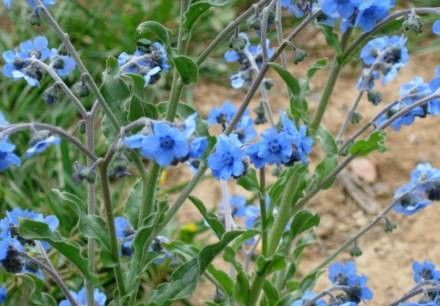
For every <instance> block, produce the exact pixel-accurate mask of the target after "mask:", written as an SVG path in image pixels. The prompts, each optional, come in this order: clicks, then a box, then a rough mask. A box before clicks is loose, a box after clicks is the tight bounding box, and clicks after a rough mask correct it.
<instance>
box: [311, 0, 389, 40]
mask: <svg viewBox="0 0 440 306" xmlns="http://www.w3.org/2000/svg"><path fill="white" fill-rule="evenodd" d="M319 4H320V6H321V10H322V12H323V13H324V14H325V15H326V18H327V19H326V21H325V23H326V24H329V25H333V24H334V23H336V22H337V21H340V28H341V30H342V31H344V32H345V31H346V30H347V29H348V28H352V27H358V28H360V29H361V30H362V31H364V32H369V31H371V30H373V29H374V27H375V25H376V24H377V23H378V22H379V21H381V20H383V19H384V18H385V17H386V16H387V15H388V13H389V11H390V9H391V8H393V7H394V5H395V1H394V0H367V1H363V0H319Z"/></svg>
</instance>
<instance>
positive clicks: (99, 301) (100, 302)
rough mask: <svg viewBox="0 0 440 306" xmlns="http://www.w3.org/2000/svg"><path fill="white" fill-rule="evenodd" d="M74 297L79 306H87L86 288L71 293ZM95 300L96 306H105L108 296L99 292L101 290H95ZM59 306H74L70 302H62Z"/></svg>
mask: <svg viewBox="0 0 440 306" xmlns="http://www.w3.org/2000/svg"><path fill="white" fill-rule="evenodd" d="M70 294H71V295H72V296H73V298H74V300H75V301H76V302H77V303H78V306H87V290H86V288H85V287H83V288H81V290H80V291H78V292H72V291H71V292H70ZM93 298H94V300H95V305H96V306H105V302H106V300H107V297H106V295H105V294H104V293H103V292H101V291H99V289H95V290H94V291H93ZM58 305H59V306H72V304H71V303H70V302H69V301H68V300H62V301H61V302H60V303H59V304H58Z"/></svg>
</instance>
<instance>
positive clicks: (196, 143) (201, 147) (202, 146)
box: [189, 137, 208, 158]
mask: <svg viewBox="0 0 440 306" xmlns="http://www.w3.org/2000/svg"><path fill="white" fill-rule="evenodd" d="M207 148H208V139H207V138H206V137H197V138H194V139H193V140H191V143H190V145H189V157H190V158H201V157H202V156H203V154H204V153H205V151H206V149H207Z"/></svg>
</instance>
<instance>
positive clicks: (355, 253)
mask: <svg viewBox="0 0 440 306" xmlns="http://www.w3.org/2000/svg"><path fill="white" fill-rule="evenodd" d="M350 255H351V256H353V257H359V256H361V255H362V250H361V249H360V248H359V246H358V245H357V243H355V244H354V245H353V247H352V248H351V250H350Z"/></svg>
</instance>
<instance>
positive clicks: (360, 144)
mask: <svg viewBox="0 0 440 306" xmlns="http://www.w3.org/2000/svg"><path fill="white" fill-rule="evenodd" d="M385 139H386V134H385V132H383V131H376V132H374V133H372V134H371V135H370V137H368V139H367V140H362V139H361V140H358V141H356V142H355V143H354V144H353V145H352V146H351V147H350V154H351V155H354V156H365V155H368V154H370V153H371V152H373V151H379V152H382V153H383V152H385V151H386V148H385Z"/></svg>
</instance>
